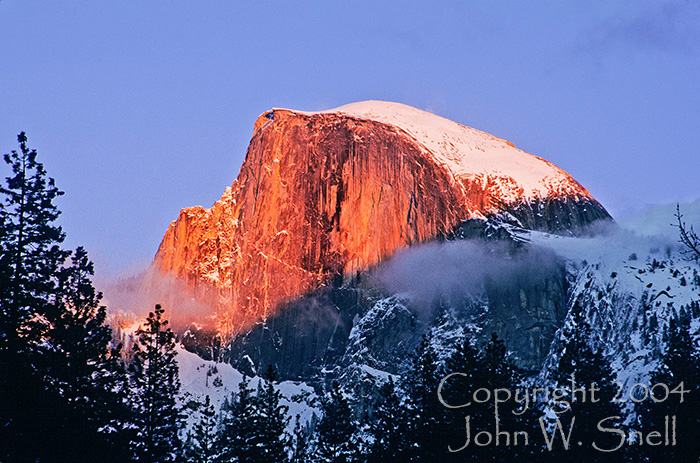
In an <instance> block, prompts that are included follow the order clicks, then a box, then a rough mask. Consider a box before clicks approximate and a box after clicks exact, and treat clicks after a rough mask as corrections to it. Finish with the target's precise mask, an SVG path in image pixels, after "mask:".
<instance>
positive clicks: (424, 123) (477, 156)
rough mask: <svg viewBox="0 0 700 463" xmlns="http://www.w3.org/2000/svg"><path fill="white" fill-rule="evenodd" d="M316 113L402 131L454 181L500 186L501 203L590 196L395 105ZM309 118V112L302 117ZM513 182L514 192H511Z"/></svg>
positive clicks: (547, 167) (502, 144)
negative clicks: (505, 194)
mask: <svg viewBox="0 0 700 463" xmlns="http://www.w3.org/2000/svg"><path fill="white" fill-rule="evenodd" d="M320 113H342V114H347V115H348V116H351V117H356V118H359V119H368V120H373V121H377V122H381V123H384V124H389V125H393V126H395V127H398V128H400V129H402V130H404V131H405V132H406V133H408V134H409V135H410V136H411V137H413V138H414V139H415V141H417V142H418V143H419V144H420V145H422V146H423V147H425V148H426V150H427V151H429V152H430V153H431V154H432V156H433V158H434V159H435V160H436V161H437V162H438V163H439V164H442V165H444V166H445V167H447V168H448V169H449V170H450V172H451V173H452V174H453V175H454V176H455V177H457V178H460V177H461V178H469V179H472V180H473V179H476V178H479V177H480V178H481V180H482V181H484V182H488V181H496V182H505V183H506V184H507V185H505V187H506V188H505V189H506V190H509V192H510V194H509V195H508V197H504V198H502V199H504V200H506V201H507V202H515V201H517V200H518V199H520V200H531V199H538V198H543V197H547V196H552V195H554V196H569V197H572V196H573V197H575V198H590V194H589V193H588V191H586V189H585V188H583V187H582V186H581V185H580V184H578V182H576V181H575V180H574V179H573V178H572V177H571V176H570V175H569V174H567V173H566V172H564V171H563V170H561V169H559V168H558V167H557V166H555V165H554V164H552V163H550V162H548V161H546V160H544V159H542V158H540V157H537V156H534V155H532V154H529V153H526V152H525V151H522V150H519V149H517V148H516V147H515V146H514V145H513V144H512V143H510V142H508V141H505V140H502V139H500V138H498V137H495V136H493V135H490V134H488V133H485V132H482V131H480V130H476V129H472V128H470V127H466V126H463V125H461V124H458V123H456V122H453V121H451V120H449V119H445V118H444V117H440V116H437V115H435V114H432V113H429V112H426V111H421V110H420V109H416V108H413V107H411V106H407V105H404V104H401V103H392V102H387V101H374V100H370V101H361V102H357V103H351V104H348V105H345V106H341V107H339V108H335V109H330V110H327V111H320ZM306 114H314V113H306ZM513 183H515V184H517V186H518V187H517V188H512V187H513V185H512V184H513Z"/></svg>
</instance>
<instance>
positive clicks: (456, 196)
mask: <svg viewBox="0 0 700 463" xmlns="http://www.w3.org/2000/svg"><path fill="white" fill-rule="evenodd" d="M490 217H500V218H502V219H504V220H507V221H509V222H512V223H515V224H518V225H521V226H523V227H527V228H532V229H540V230H546V231H551V232H560V233H571V234H576V233H579V232H581V231H582V229H583V228H584V227H585V226H586V225H588V224H590V223H591V222H594V221H596V220H599V219H610V217H609V215H608V213H607V212H606V211H605V209H604V208H603V207H602V206H601V205H600V204H599V203H597V202H596V201H595V200H594V199H593V198H592V197H591V195H590V194H589V193H588V192H587V191H586V190H585V188H583V187H582V186H581V185H580V184H578V183H577V182H576V181H575V180H574V179H573V178H572V177H571V176H570V175H568V174H567V173H565V172H564V171H562V170H561V169H559V168H557V167H556V166H554V165H553V164H551V163H549V162H547V161H545V160H543V159H541V158H538V157H536V156H532V155H530V154H527V153H525V152H523V151H520V150H518V149H516V148H515V147H514V146H513V145H512V144H511V143H509V142H506V141H504V140H501V139H498V138H496V137H493V136H491V135H488V134H485V133H483V132H479V131H477V130H474V129H470V128H467V127H464V126H461V125H459V124H456V123H454V122H451V121H448V120H446V119H443V118H440V117H438V116H435V115H432V114H429V113H425V112H422V111H419V110H417V109H414V108H410V107H408V106H404V105H400V104H396V103H385V102H364V103H356V104H353V105H348V106H345V107H341V108H338V109H336V110H331V111H326V112H320V113H303V112H296V111H290V110H282V109H276V110H272V111H270V112H267V113H265V114H263V115H262V116H260V118H259V119H258V120H257V121H256V123H255V131H254V135H253V138H252V140H251V142H250V146H249V148H248V152H247V155H246V159H245V161H244V163H243V166H242V167H241V171H240V174H239V176H238V178H237V179H236V180H235V181H234V183H233V185H232V186H231V187H230V188H227V189H226V192H225V193H224V195H223V197H222V198H221V199H220V200H219V201H218V202H217V203H216V204H214V206H213V207H212V208H211V209H204V208H201V207H193V208H187V209H183V211H182V212H181V213H180V216H179V217H178V219H177V220H176V221H174V222H173V223H172V224H171V225H170V227H169V228H168V230H167V232H166V234H165V236H164V238H163V241H162V243H161V245H160V248H159V249H158V252H157V254H156V256H155V259H154V262H153V265H152V269H151V272H152V273H154V272H157V273H159V274H165V275H173V276H174V277H175V278H176V279H177V280H179V281H181V282H183V283H184V285H185V287H186V288H187V290H188V291H189V292H190V294H189V295H190V296H191V297H193V298H195V299H196V300H198V301H200V302H204V303H208V304H210V305H214V306H216V314H215V321H216V327H217V329H218V331H219V333H221V334H224V335H229V334H234V333H237V332H239V331H240V330H242V329H247V328H249V327H250V326H251V325H252V324H254V323H256V322H257V321H259V320H266V319H267V318H268V317H270V316H271V315H274V314H275V313H276V311H277V310H278V309H279V308H280V307H282V306H283V305H284V304H287V303H289V302H290V301H292V300H294V299H295V298H297V297H299V296H302V295H304V294H308V293H309V292H311V291H314V290H316V289H318V288H321V287H324V286H331V285H333V284H334V283H337V282H340V281H343V280H345V281H347V280H348V279H352V278H353V277H354V276H355V275H356V274H357V273H358V272H361V271H363V270H366V269H368V268H370V267H371V266H373V265H375V264H377V263H379V262H380V261H382V260H383V259H385V258H387V257H389V256H391V255H392V254H393V253H394V252H395V251H396V250H398V249H400V248H403V247H406V246H410V245H412V244H415V243H420V242H425V241H429V240H432V239H434V238H436V237H441V236H446V235H449V234H451V233H453V232H454V230H455V229H456V228H457V227H458V226H459V225H460V224H461V223H462V222H463V221H465V220H467V219H470V218H490Z"/></svg>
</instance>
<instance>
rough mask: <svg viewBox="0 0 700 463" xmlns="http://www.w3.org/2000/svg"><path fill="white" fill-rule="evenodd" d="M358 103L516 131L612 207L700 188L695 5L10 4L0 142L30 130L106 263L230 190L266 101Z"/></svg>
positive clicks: (631, 206) (1, 29)
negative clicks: (389, 104) (384, 103)
mask: <svg viewBox="0 0 700 463" xmlns="http://www.w3.org/2000/svg"><path fill="white" fill-rule="evenodd" d="M367 99H379V100H389V101H397V102H401V103H405V104H409V105H412V106H415V107H418V108H420V109H426V110H430V111H432V112H434V113H436V114H439V115H441V116H444V117H447V118H449V119H452V120H454V121H457V122H459V123H462V124H465V125H468V126H471V127H474V128H477V129H480V130H484V131H487V132H490V133H492V134H494V135H496V136H499V137H501V138H505V139H507V140H510V141H512V142H513V143H515V145H516V146H517V147H519V148H521V149H524V150H526V151H528V152H531V153H533V154H536V155H538V156H542V157H544V158H546V159H548V160H550V161H552V162H554V163H555V164H557V165H559V166H560V167H562V168H563V169H565V170H567V171H568V172H569V173H571V174H572V175H573V176H574V177H575V178H576V179H577V180H579V181H580V182H581V183H582V184H584V186H586V187H587V188H588V189H589V190H590V191H591V193H592V194H593V195H594V196H595V197H596V198H597V199H599V200H600V201H601V202H602V203H603V205H604V206H605V207H607V208H608V210H609V211H610V212H611V213H612V214H613V215H614V216H617V217H624V216H625V215H629V214H631V213H633V212H635V211H638V210H640V209H642V208H643V207H645V206H646V205H648V204H659V203H668V202H675V201H689V200H693V199H696V198H698V197H700V188H699V185H700V182H699V181H698V173H699V172H700V3H699V2H698V1H697V0H692V1H686V0H675V1H668V2H664V1H644V0H640V1H634V2H630V1H628V0H616V1H605V2H603V1H600V2H581V1H557V2H551V1H547V2H545V1H528V2H522V1H512V2H505V1H479V2H477V1H455V2H439V1H435V2H426V1H420V2H390V1H382V2H377V1H371V2H366V1H355V2H333V1H319V2H270V1H256V2H233V1H231V2H229V1H207V2H195V1H187V2H186V1H172V0H170V1H167V2H165V1H147V0H144V1H119V2H116V1H92V2H69V1H51V2H47V1H32V0H22V1H19V0H2V1H0V152H2V153H5V152H9V151H10V150H12V149H15V148H16V146H17V143H16V135H17V133H19V132H20V131H22V130H24V131H26V132H27V134H28V136H29V142H30V145H31V146H32V147H35V148H37V149H38V151H39V153H40V159H41V160H42V161H43V162H44V163H45V165H46V167H47V169H48V171H49V173H50V175H51V176H53V177H54V178H56V181H57V184H58V186H59V187H60V188H61V189H63V190H65V191H66V195H65V196H64V197H62V198H61V199H60V202H59V206H60V208H61V209H62V210H63V216H62V219H61V220H62V224H63V226H64V229H65V230H66V232H67V233H68V238H69V239H68V245H70V246H73V247H74V246H77V245H79V244H82V245H85V246H86V247H87V249H88V251H89V252H90V254H91V256H92V257H93V259H95V260H96V261H97V263H98V266H99V267H98V270H100V271H102V272H104V273H109V274H114V273H119V272H120V271H124V269H125V268H130V269H131V268H136V267H138V266H144V265H146V264H147V263H148V262H149V261H150V259H151V258H152V256H153V254H154V253H155V251H156V249H157V246H158V244H159V242H160V239H161V237H162V235H163V233H164V232H165V230H166V228H167V226H168V224H169V223H170V221H172V220H174V219H175V218H176V217H177V214H178V212H179V210H180V209H181V208H182V207H186V206H191V205H197V204H199V205H202V206H205V207H209V206H211V204H212V203H213V202H215V201H216V200H217V199H218V198H219V197H220V196H221V194H222V193H223V191H224V188H225V187H226V186H228V185H230V184H231V182H232V181H233V179H234V178H235V177H236V175H237V174H238V169H239V167H240V165H241V163H242V161H243V158H244V156H245V150H246V148H247V145H248V141H249V140H250V136H251V134H252V128H253V122H254V121H255V119H256V118H257V116H258V115H259V114H261V113H262V112H264V111H266V110H267V109H269V108H271V107H288V108H293V109H301V110H317V109H328V108H333V107H336V106H340V105H343V104H347V103H350V102H354V101H360V100H367ZM3 169H4V167H3V168H0V174H2V175H3V176H4V175H5V174H6V169H5V170H3Z"/></svg>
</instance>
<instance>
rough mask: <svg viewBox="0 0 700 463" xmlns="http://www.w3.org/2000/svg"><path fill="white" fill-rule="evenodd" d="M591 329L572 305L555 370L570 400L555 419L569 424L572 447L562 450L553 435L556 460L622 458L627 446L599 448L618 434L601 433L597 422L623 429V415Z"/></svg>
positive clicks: (610, 373) (609, 444)
mask: <svg viewBox="0 0 700 463" xmlns="http://www.w3.org/2000/svg"><path fill="white" fill-rule="evenodd" d="M590 333H591V328H590V325H589V324H588V322H587V321H586V320H585V318H584V316H583V310H582V308H581V307H580V306H579V305H575V306H574V307H573V308H572V309H571V313H570V319H569V320H568V323H567V325H566V326H565V330H564V335H563V338H564V340H565V341H564V346H563V354H562V356H561V358H560V360H559V366H558V370H557V381H558V384H559V386H560V387H563V388H566V390H567V391H568V395H567V396H565V397H564V398H563V399H562V403H563V401H567V402H568V403H569V407H568V410H567V407H566V406H562V407H561V408H560V409H559V410H560V411H561V413H559V414H558V415H557V419H558V420H559V422H560V423H561V425H562V427H563V428H564V430H565V431H566V432H568V431H569V426H571V428H572V431H571V438H570V442H569V445H570V447H569V450H565V449H564V447H563V445H561V444H562V441H561V439H559V440H557V445H556V446H555V447H554V449H553V451H552V452H550V456H551V457H552V458H553V459H554V461H561V460H562V459H567V460H569V461H575V462H579V461H580V462H607V461H620V459H621V456H622V454H623V453H624V452H625V451H626V448H627V447H626V446H622V447H621V448H620V449H619V451H616V452H603V451H601V450H599V449H605V450H610V449H614V448H616V447H618V445H619V443H620V438H619V435H618V434H615V433H602V432H600V430H599V428H598V426H599V424H600V425H602V426H604V427H605V428H611V429H612V428H614V429H620V430H623V429H624V427H623V426H622V423H623V421H624V415H623V409H622V406H621V404H620V403H619V402H616V400H615V399H616V397H617V393H618V388H617V387H616V386H615V383H614V381H615V375H614V373H613V369H612V367H611V366H610V363H609V362H608V361H607V360H606V359H605V357H603V355H602V353H601V352H600V351H595V350H593V349H592V348H591V346H590V338H591V334H590ZM591 387H594V388H595V389H596V391H595V393H594V395H595V402H594V401H593V398H594V397H593V396H592V395H591V393H590V392H586V391H589V390H590V389H591ZM584 390H585V391H584ZM602 420H605V421H602ZM572 423H573V424H572ZM579 442H581V444H579ZM594 445H595V446H594ZM596 447H597V448H596Z"/></svg>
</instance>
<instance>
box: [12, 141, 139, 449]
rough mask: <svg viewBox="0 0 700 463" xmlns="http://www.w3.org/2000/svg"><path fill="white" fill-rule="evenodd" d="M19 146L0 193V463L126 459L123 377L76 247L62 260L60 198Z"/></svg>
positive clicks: (31, 156) (86, 267) (81, 251)
mask: <svg viewBox="0 0 700 463" xmlns="http://www.w3.org/2000/svg"><path fill="white" fill-rule="evenodd" d="M18 141H19V144H20V150H19V151H12V153H11V154H6V155H5V156H4V160H5V162H6V163H8V164H9V165H10V166H11V169H12V173H13V175H12V176H11V177H8V178H7V179H6V185H4V186H2V187H0V195H2V201H1V202H0V250H1V251H2V253H0V275H2V278H3V284H1V285H0V449H2V452H1V453H0V460H3V461H5V460H7V461H16V460H17V461H21V460H32V461H34V460H42V461H51V460H54V461H58V460H69V461H70V460H72V461H79V460H84V459H85V458H88V457H90V455H93V456H94V455H95V454H96V453H103V454H104V457H103V458H102V460H103V461H123V460H124V459H125V458H126V457H127V455H126V454H125V453H123V452H122V451H121V449H123V448H124V446H123V445H120V444H122V443H123V442H122V440H121V437H123V436H124V431H123V422H124V419H125V412H126V410H127V409H126V407H125V403H124V390H125V389H124V376H123V370H121V368H120V367H121V364H120V362H119V355H118V352H117V351H116V350H114V349H112V348H111V345H110V342H111V331H110V328H109V327H108V326H106V325H105V323H104V322H105V311H104V307H100V306H99V300H100V298H101V295H100V294H99V293H96V291H95V289H94V287H93V286H92V282H91V281H90V276H91V275H92V263H90V261H89V259H88V257H87V253H86V252H85V250H84V249H82V248H79V249H78V250H77V251H76V253H75V255H74V256H73V260H72V264H70V265H68V264H66V263H65V261H66V259H67V258H68V257H69V256H70V255H71V252H70V251H66V250H63V249H62V248H61V247H60V244H61V243H62V242H63V239H64V233H63V231H62V230H61V228H60V227H59V226H57V225H55V223H54V222H55V220H56V219H57V218H58V216H59V214H60V212H59V211H58V209H57V208H56V206H55V205H54V204H53V201H54V199H56V198H57V197H58V196H60V195H62V194H63V193H62V192H61V191H59V190H58V189H57V188H56V185H55V182H54V180H53V179H51V178H49V177H48V176H47V174H46V171H45V169H44V167H43V165H42V164H41V163H39V162H37V159H36V158H37V153H36V151H35V150H30V149H29V148H28V147H27V137H26V135H25V134H24V133H21V134H20V135H19V137H18ZM5 449H7V451H5Z"/></svg>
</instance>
